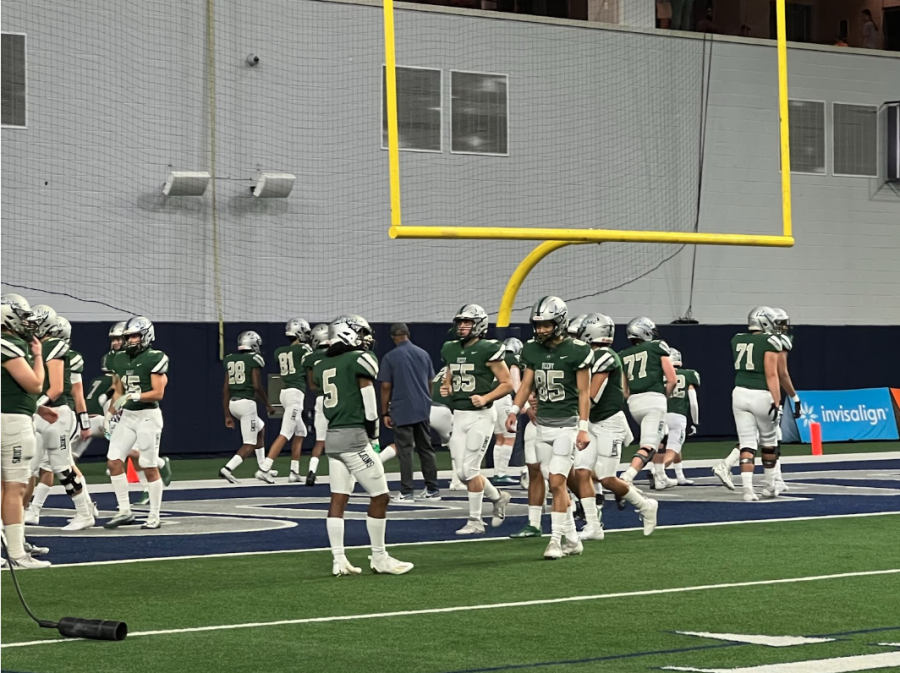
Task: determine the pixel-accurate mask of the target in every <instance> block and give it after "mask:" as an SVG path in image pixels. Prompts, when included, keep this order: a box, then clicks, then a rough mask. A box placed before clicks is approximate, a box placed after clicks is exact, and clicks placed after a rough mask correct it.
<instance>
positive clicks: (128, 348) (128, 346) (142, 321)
mask: <svg viewBox="0 0 900 673" xmlns="http://www.w3.org/2000/svg"><path fill="white" fill-rule="evenodd" d="M135 334H140V335H141V340H140V341H139V342H138V343H136V344H132V343H129V337H132V336H134V335H135ZM122 337H123V338H124V339H125V352H126V353H128V354H129V355H130V356H131V357H134V356H135V355H137V354H138V353H141V352H143V351H145V350H147V349H148V348H150V344H151V343H153V341H154V339H156V330H154V329H153V323H152V322H150V319H149V318H145V317H144V316H142V315H138V316H135V317H134V318H131V319H130V320H129V321H128V322H126V323H125V328H124V329H123V330H122Z"/></svg>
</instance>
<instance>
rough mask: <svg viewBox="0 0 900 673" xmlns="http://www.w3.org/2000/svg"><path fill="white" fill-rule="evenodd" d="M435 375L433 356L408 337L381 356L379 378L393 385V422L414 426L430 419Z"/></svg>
mask: <svg viewBox="0 0 900 673" xmlns="http://www.w3.org/2000/svg"><path fill="white" fill-rule="evenodd" d="M433 378H434V365H433V364H432V362H431V357H430V356H429V355H428V353H426V352H425V351H424V350H423V349H421V348H419V347H418V346H416V345H415V344H414V343H412V342H411V341H409V340H406V341H401V342H400V343H399V344H397V345H396V346H395V347H394V349H393V350H392V351H390V352H389V353H388V354H387V355H385V356H384V357H383V358H382V359H381V362H380V363H379V368H378V380H379V381H380V382H383V383H390V384H391V420H392V421H393V423H394V425H413V424H414V423H421V422H422V421H427V420H428V418H429V416H430V414H431V379H433ZM383 411H384V410H383Z"/></svg>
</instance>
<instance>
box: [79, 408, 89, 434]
mask: <svg viewBox="0 0 900 673" xmlns="http://www.w3.org/2000/svg"><path fill="white" fill-rule="evenodd" d="M78 426H79V427H80V428H81V429H82V430H90V429H91V417H90V416H89V415H88V412H86V411H82V412H81V413H79V414H78Z"/></svg>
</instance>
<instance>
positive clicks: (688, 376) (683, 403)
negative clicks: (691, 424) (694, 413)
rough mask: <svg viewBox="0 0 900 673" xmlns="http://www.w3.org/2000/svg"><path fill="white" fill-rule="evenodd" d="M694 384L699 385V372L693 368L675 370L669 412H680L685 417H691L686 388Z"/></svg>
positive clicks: (689, 401) (697, 386)
mask: <svg viewBox="0 0 900 673" xmlns="http://www.w3.org/2000/svg"><path fill="white" fill-rule="evenodd" d="M691 386H694V387H695V388H699V387H700V374H698V373H697V372H696V371H695V370H693V369H681V368H678V369H676V370H675V390H673V391H672V397H670V398H669V408H668V411H669V413H670V414H681V415H682V416H684V417H685V418H690V417H691V400H690V398H689V397H688V389H689V388H690V387H691Z"/></svg>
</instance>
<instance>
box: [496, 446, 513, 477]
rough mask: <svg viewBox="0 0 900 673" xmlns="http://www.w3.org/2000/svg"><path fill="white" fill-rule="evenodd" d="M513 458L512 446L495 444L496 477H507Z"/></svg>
mask: <svg viewBox="0 0 900 673" xmlns="http://www.w3.org/2000/svg"><path fill="white" fill-rule="evenodd" d="M510 458H512V444H494V476H495V477H505V476H506V471H507V470H508V469H509V459H510Z"/></svg>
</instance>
